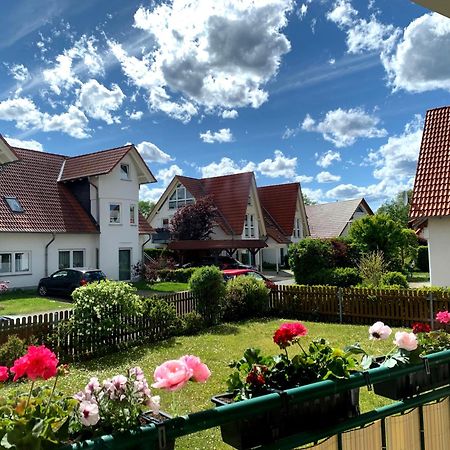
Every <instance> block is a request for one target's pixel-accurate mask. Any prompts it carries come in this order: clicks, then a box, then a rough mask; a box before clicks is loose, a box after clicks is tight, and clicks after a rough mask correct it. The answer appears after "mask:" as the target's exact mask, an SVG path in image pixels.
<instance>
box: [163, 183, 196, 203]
mask: <svg viewBox="0 0 450 450" xmlns="http://www.w3.org/2000/svg"><path fill="white" fill-rule="evenodd" d="M194 201H195V200H194V197H193V196H192V194H191V193H190V192H189V191H188V190H187V189H186V188H185V187H184V186H183V185H182V184H180V183H178V185H177V187H176V189H175V191H174V192H173V194H172V195H171V196H170V197H169V209H178V208H181V207H182V206H186V205H192V204H193V203H194Z"/></svg>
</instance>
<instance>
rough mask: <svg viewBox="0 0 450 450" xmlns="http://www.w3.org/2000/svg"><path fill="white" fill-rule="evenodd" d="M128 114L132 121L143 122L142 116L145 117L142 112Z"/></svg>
mask: <svg viewBox="0 0 450 450" xmlns="http://www.w3.org/2000/svg"><path fill="white" fill-rule="evenodd" d="M126 114H127V116H128V117H129V118H130V119H131V120H141V119H142V116H143V115H144V113H143V112H142V111H132V112H127V113H126Z"/></svg>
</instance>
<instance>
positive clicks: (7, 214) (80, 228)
mask: <svg viewBox="0 0 450 450" xmlns="http://www.w3.org/2000/svg"><path fill="white" fill-rule="evenodd" d="M14 151H15V153H16V154H17V156H18V157H19V161H16V162H13V163H11V164H7V165H6V166H4V167H3V169H2V171H1V172H0V231H9V232H56V233H98V230H97V227H96V225H95V224H94V221H93V220H92V219H91V217H90V216H89V215H88V214H87V213H86V212H85V210H84V209H83V208H82V207H81V205H80V203H79V202H78V201H77V199H76V198H75V197H74V195H73V194H72V193H71V192H70V190H69V189H68V187H67V186H65V185H64V184H61V183H58V182H57V180H58V176H59V173H60V170H61V167H62V165H63V163H64V161H65V160H66V157H64V156H61V155H55V154H51V153H44V152H38V151H34V150H25V149H20V148H14ZM5 196H6V197H7V196H12V197H16V198H17V200H18V201H19V203H20V204H21V205H22V207H23V210H24V211H23V212H21V213H14V212H12V211H11V210H10V209H9V207H8V206H7V204H6V202H5V201H4V200H3V197H5Z"/></svg>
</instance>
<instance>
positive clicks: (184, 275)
mask: <svg viewBox="0 0 450 450" xmlns="http://www.w3.org/2000/svg"><path fill="white" fill-rule="evenodd" d="M195 269H196V268H195V267H188V268H185V269H175V270H171V269H161V270H158V271H157V272H156V274H157V277H158V279H159V280H160V281H173V282H176V283H189V280H190V279H191V276H192V274H193V273H194V272H195Z"/></svg>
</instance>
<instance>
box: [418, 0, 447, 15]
mask: <svg viewBox="0 0 450 450" xmlns="http://www.w3.org/2000/svg"><path fill="white" fill-rule="evenodd" d="M412 1H413V2H414V3H417V4H419V5H421V6H423V7H424V8H428V9H430V10H431V11H435V12H437V13H439V14H442V15H443V16H447V17H450V4H449V2H446V1H442V0H412Z"/></svg>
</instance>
